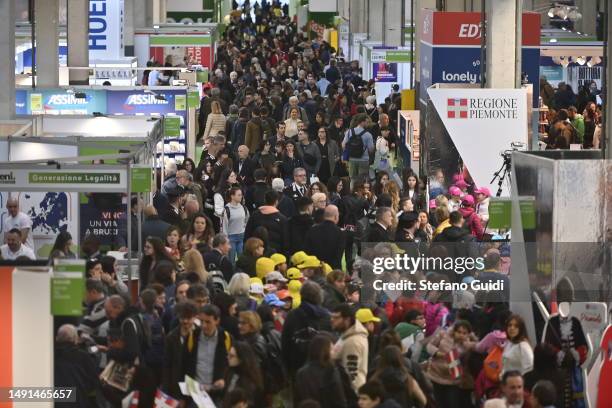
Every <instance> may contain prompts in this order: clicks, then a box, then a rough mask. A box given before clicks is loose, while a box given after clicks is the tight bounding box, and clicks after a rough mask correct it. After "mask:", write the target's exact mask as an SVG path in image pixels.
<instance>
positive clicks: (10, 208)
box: [2, 197, 34, 250]
mask: <svg viewBox="0 0 612 408" xmlns="http://www.w3.org/2000/svg"><path fill="white" fill-rule="evenodd" d="M6 210H7V214H6V216H5V217H4V220H3V221H2V232H3V233H4V237H3V238H4V239H3V241H4V243H6V242H7V237H8V233H9V231H10V230H12V229H14V228H17V229H18V230H19V231H20V232H21V243H22V244H23V245H25V246H27V247H28V248H30V249H31V250H34V239H33V238H32V234H31V232H32V220H31V219H30V217H29V216H28V215H27V214H25V213H23V212H21V211H19V200H18V199H17V197H10V198H9V199H8V200H6Z"/></svg>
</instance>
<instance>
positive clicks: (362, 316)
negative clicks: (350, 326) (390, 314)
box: [355, 308, 380, 323]
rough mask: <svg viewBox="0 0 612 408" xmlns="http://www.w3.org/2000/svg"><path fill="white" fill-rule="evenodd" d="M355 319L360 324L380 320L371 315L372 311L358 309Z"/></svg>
mask: <svg viewBox="0 0 612 408" xmlns="http://www.w3.org/2000/svg"><path fill="white" fill-rule="evenodd" d="M355 317H356V318H357V320H359V322H361V323H369V322H375V323H378V322H380V319H379V318H378V317H376V316H374V314H373V313H372V311H371V310H370V309H368V308H363V309H359V310H358V311H357V313H355Z"/></svg>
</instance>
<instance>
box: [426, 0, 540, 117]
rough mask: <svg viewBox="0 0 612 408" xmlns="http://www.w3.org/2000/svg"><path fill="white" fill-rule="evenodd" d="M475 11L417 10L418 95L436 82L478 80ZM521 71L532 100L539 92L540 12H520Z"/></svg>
mask: <svg viewBox="0 0 612 408" xmlns="http://www.w3.org/2000/svg"><path fill="white" fill-rule="evenodd" d="M480 20H481V15H480V13H478V12H443V11H434V10H430V9H423V10H422V11H421V33H420V34H421V35H420V38H421V48H420V51H419V52H420V55H419V58H420V59H421V76H420V78H421V80H420V81H421V82H420V92H419V95H420V96H419V98H420V99H421V102H422V103H426V98H427V88H429V87H430V86H431V85H434V84H440V83H470V84H477V83H480V56H481V39H482V33H481V28H480ZM522 20H523V22H522V29H523V33H522V39H523V44H522V52H521V63H522V68H521V71H522V72H523V73H524V74H525V75H526V76H527V82H528V83H530V84H532V85H533V95H534V97H533V104H534V107H537V104H538V97H539V94H540V89H539V86H540V82H539V74H540V14H538V13H523V19H522Z"/></svg>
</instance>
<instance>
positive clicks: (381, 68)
mask: <svg viewBox="0 0 612 408" xmlns="http://www.w3.org/2000/svg"><path fill="white" fill-rule="evenodd" d="M372 65H373V66H374V80H375V81H376V82H397V63H395V62H374V63H372Z"/></svg>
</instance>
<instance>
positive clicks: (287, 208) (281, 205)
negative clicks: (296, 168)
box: [272, 178, 295, 218]
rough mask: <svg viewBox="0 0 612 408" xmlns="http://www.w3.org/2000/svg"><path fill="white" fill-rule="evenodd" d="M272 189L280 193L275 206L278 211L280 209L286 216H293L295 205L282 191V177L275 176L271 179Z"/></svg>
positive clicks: (283, 186)
mask: <svg viewBox="0 0 612 408" xmlns="http://www.w3.org/2000/svg"><path fill="white" fill-rule="evenodd" d="M272 190H274V191H276V192H278V193H279V194H280V196H279V197H280V198H279V200H278V206H277V208H278V211H280V212H281V214H283V215H284V216H285V217H287V218H291V217H293V215H294V214H295V205H294V204H293V200H291V199H290V198H289V197H287V196H286V195H285V194H283V191H284V190H285V182H284V181H283V179H282V178H275V179H273V180H272Z"/></svg>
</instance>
